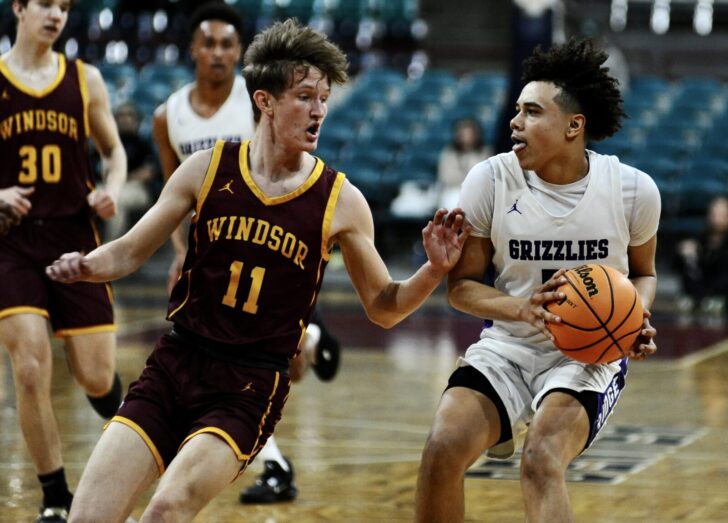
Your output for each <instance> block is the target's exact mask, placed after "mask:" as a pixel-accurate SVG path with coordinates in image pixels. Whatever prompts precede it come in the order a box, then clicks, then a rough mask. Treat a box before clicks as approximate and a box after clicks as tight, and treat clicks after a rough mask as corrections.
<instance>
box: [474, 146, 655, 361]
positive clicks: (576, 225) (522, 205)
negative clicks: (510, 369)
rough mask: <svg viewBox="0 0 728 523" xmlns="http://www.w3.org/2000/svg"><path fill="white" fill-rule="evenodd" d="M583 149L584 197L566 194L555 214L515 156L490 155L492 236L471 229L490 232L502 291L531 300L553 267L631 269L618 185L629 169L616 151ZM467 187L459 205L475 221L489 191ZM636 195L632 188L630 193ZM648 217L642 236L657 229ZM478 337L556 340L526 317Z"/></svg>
mask: <svg viewBox="0 0 728 523" xmlns="http://www.w3.org/2000/svg"><path fill="white" fill-rule="evenodd" d="M588 154H589V163H590V167H589V176H588V180H586V187H585V188H582V190H583V194H581V195H580V196H578V195H577V196H573V195H572V196H571V197H569V195H568V194H567V195H566V198H567V199H569V198H570V199H571V200H572V201H574V204H573V205H571V206H568V205H567V206H565V207H566V209H567V210H565V211H564V212H560V213H555V212H554V211H553V210H548V209H547V208H546V207H544V205H543V203H542V201H539V199H538V198H537V196H536V194H534V190H533V189H532V187H529V183H528V180H527V176H532V177H535V176H536V175H535V173H524V171H523V170H522V169H521V167H520V165H519V164H518V158H517V157H516V155H515V153H513V152H509V153H504V154H499V155H497V156H494V157H492V158H490V160H489V162H490V166H491V167H492V175H493V180H492V184H493V186H492V187H490V188H489V189H488V190H489V191H490V194H491V195H492V214H490V216H489V218H490V220H487V221H488V222H489V223H490V231H489V234H488V232H486V233H485V234H482V233H481V234H478V232H479V231H478V226H477V224H476V225H475V231H474V233H475V235H476V236H481V235H485V236H489V237H490V239H491V241H492V243H493V248H494V249H493V250H494V252H493V258H492V263H493V267H494V269H495V282H494V286H495V288H497V289H498V290H500V291H501V292H504V293H505V294H508V295H510V296H518V297H528V296H530V295H531V293H532V292H533V289H534V288H535V287H537V286H538V285H540V284H541V283H543V282H544V281H546V280H547V279H549V278H550V277H551V276H552V275H553V274H554V272H556V271H557V270H558V269H560V268H571V267H574V266H577V265H580V264H583V263H600V264H605V265H609V266H611V267H614V268H616V269H618V270H619V271H621V272H622V273H624V274H627V273H628V259H627V249H628V247H629V246H630V245H635V243H634V238H632V237H631V232H630V224H629V223H628V219H627V216H628V213H626V212H625V191H624V189H623V184H622V179H623V176H624V175H625V169H626V168H627V166H624V165H622V164H620V162H619V160H618V159H617V158H616V157H614V156H604V155H600V154H596V153H594V152H591V151H589V153H588ZM476 169H477V167H476ZM474 170H475V169H474ZM630 174H634V176H638V175H642V176H643V177H644V178H645V179H646V180H647V181H648V182H649V183H651V184H652V185H653V186H654V183H653V182H651V180H649V178H648V177H647V176H646V175H645V174H644V173H639V172H638V171H636V170H634V169H632V170H631V171H630ZM469 176H470V175H469ZM634 176H633V177H634ZM539 180H540V179H539ZM481 181H483V180H481ZM542 183H544V184H545V182H542ZM467 185H468V184H467V182H466V184H465V186H466V190H464V191H463V195H461V205H462V207H463V208H464V210H465V213H466V216H469V215H470V216H475V218H476V219H475V221H476V222H477V215H478V213H481V214H482V213H483V212H484V211H483V209H482V207H480V208H479V207H477V203H476V202H477V201H478V199H479V198H487V195H486V196H484V195H483V194H482V193H481V194H474V191H468V189H469V188H468V186H467ZM481 185H484V184H481ZM552 187H555V188H558V187H559V186H552ZM651 189H652V188H650V190H649V191H646V192H647V193H648V194H649V195H650V196H652V197H654V196H656V198H657V200H656V202H654V201H653V200H654V198H653V200H650V201H651V204H652V206H653V207H655V206H656V207H657V216H659V194H658V193H657V190H656V187H654V190H651ZM567 191H568V187H567ZM475 192H477V190H476V191H475ZM634 192H635V191H634V188H632V190H631V194H632V195H633V194H634ZM554 194H556V195H557V196H561V195H560V194H559V193H558V189H557V190H554ZM650 221H651V222H652V221H654V224H652V223H651V224H650V225H648V226H645V229H648V231H647V232H646V233H643V235H644V236H646V237H645V238H644V241H646V240H647V239H649V238H650V237H651V236H652V235H653V234H654V232H655V231H656V228H657V219H656V218H651V220H650ZM482 337H484V338H485V337H490V338H494V339H499V340H503V341H508V340H510V341H520V342H521V343H525V344H527V345H531V346H538V347H541V348H543V349H553V350H555V348H554V346H553V344H551V342H550V341H548V339H547V338H546V337H545V336H544V335H543V334H541V332H540V331H539V330H538V329H536V328H535V327H533V326H532V325H530V324H529V323H527V322H520V321H503V320H497V321H494V322H493V325H492V327H490V328H486V329H484V330H483V333H482Z"/></svg>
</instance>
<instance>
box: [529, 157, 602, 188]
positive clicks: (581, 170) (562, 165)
mask: <svg viewBox="0 0 728 523" xmlns="http://www.w3.org/2000/svg"><path fill="white" fill-rule="evenodd" d="M536 174H537V175H538V177H539V178H541V179H542V180H543V181H545V182H548V183H552V184H554V185H567V184H570V183H574V182H578V181H579V180H581V179H582V178H584V177H585V176H586V175H587V174H589V154H588V153H587V152H586V151H584V152H582V153H581V154H579V155H577V156H567V157H565V158H557V159H554V160H551V161H550V162H549V163H548V164H547V165H545V166H544V168H543V169H539V170H537V171H536Z"/></svg>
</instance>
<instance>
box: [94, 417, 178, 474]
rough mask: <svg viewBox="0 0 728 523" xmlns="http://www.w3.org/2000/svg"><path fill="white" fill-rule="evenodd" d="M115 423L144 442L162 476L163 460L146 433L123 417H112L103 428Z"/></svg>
mask: <svg viewBox="0 0 728 523" xmlns="http://www.w3.org/2000/svg"><path fill="white" fill-rule="evenodd" d="M113 421H116V422H117V423H121V424H122V425H126V426H127V427H129V428H130V429H131V430H133V431H134V432H136V433H137V434H139V436H140V437H141V438H142V440H144V443H146V445H147V447H149V451H150V452H151V453H152V456H154V461H156V462H157V469H159V475H160V476H161V475H162V474H164V460H163V459H162V456H161V455H160V454H159V451H158V450H157V446H156V445H155V444H154V442H153V441H152V439H151V438H150V437H149V436H147V433H146V432H144V429H143V428H141V427H140V426H139V425H137V424H136V423H134V422H133V421H132V420H130V419H129V418H125V417H124V416H114V417H113V418H111V419H110V420H109V422H108V423H107V424H106V426H104V428H106V427H108V426H109V425H111V422H113Z"/></svg>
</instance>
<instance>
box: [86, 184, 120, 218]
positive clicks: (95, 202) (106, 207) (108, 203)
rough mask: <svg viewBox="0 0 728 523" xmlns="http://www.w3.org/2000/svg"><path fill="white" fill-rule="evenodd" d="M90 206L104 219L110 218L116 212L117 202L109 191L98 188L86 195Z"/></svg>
mask: <svg viewBox="0 0 728 523" xmlns="http://www.w3.org/2000/svg"><path fill="white" fill-rule="evenodd" d="M86 201H88V204H89V206H90V207H91V208H92V209H93V210H94V212H95V213H96V214H98V215H99V217H100V218H101V219H103V220H108V219H109V218H111V217H112V216H114V215H115V214H116V202H115V201H114V198H112V197H111V194H109V192H108V191H105V190H104V189H97V190H95V191H91V192H90V193H89V194H88V196H87V197H86Z"/></svg>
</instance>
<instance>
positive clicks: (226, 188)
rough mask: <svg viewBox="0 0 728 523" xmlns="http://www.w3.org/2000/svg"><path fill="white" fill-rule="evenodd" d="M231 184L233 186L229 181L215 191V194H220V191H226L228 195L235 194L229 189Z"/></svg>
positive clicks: (231, 181)
mask: <svg viewBox="0 0 728 523" xmlns="http://www.w3.org/2000/svg"><path fill="white" fill-rule="evenodd" d="M232 184H233V180H230V181H229V182H228V183H226V184H225V185H224V186H223V187H221V188H219V189H218V190H217V192H220V191H227V192H229V193H230V194H235V193H234V192H233V190H232V189H231V188H230V186H231V185H232Z"/></svg>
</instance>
